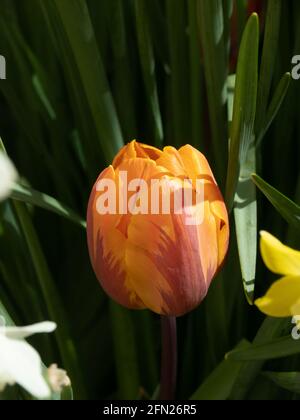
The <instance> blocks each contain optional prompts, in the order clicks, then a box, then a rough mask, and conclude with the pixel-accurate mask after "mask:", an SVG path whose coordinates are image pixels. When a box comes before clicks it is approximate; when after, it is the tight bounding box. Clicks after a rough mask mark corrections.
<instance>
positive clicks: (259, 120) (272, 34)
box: [255, 0, 281, 137]
mask: <svg viewBox="0 0 300 420" xmlns="http://www.w3.org/2000/svg"><path fill="white" fill-rule="evenodd" d="M280 17H281V0H272V1H269V2H268V5H267V15H266V23H265V37H264V45H263V51H262V58H261V65H260V76H259V85H258V94H257V114H256V122H255V127H256V129H255V132H256V136H257V137H260V133H261V130H262V129H263V127H265V126H266V123H265V119H266V112H267V107H268V101H269V95H270V89H271V84H272V76H273V69H274V67H275V61H276V54H274V51H276V49H277V45H278V38H279V30H280Z"/></svg>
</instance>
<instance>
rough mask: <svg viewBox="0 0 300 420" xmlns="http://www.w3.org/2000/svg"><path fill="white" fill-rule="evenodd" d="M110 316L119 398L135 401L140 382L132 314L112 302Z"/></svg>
mask: <svg viewBox="0 0 300 420" xmlns="http://www.w3.org/2000/svg"><path fill="white" fill-rule="evenodd" d="M110 316H111V323H112V330H113V339H114V351H115V363H116V371H117V379H118V387H119V395H118V397H119V398H120V399H124V400H133V399H136V398H137V396H138V392H139V386H140V381H139V371H138V361H137V349H136V342H135V336H134V328H133V324H132V320H131V313H130V311H128V310H127V309H125V308H123V307H121V306H119V305H117V304H116V303H114V302H112V301H111V302H110Z"/></svg>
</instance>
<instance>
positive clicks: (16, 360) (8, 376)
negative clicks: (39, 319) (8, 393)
mask: <svg viewBox="0 0 300 420" xmlns="http://www.w3.org/2000/svg"><path fill="white" fill-rule="evenodd" d="M6 383H8V384H12V383H18V384H19V385H21V386H22V387H23V388H24V389H26V390H27V391H28V392H29V393H30V394H32V395H33V396H35V397H36V398H39V399H43V398H47V397H49V396H50V389H49V386H48V384H47V382H46V381H45V379H44V377H43V374H42V365H41V359H40V356H39V354H38V353H37V352H36V351H35V350H34V349H33V348H32V347H31V346H30V345H29V344H28V343H27V342H26V341H23V340H14V339H11V338H7V337H6V336H4V335H0V387H3V386H4V385H5V384H6Z"/></svg>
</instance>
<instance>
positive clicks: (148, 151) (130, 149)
mask: <svg viewBox="0 0 300 420" xmlns="http://www.w3.org/2000/svg"><path fill="white" fill-rule="evenodd" d="M161 154H162V151H161V150H159V149H157V148H156V147H153V146H148V145H146V144H143V143H138V142H137V141H136V140H133V141H132V142H130V143H128V144H126V146H124V147H122V149H121V150H120V151H119V153H118V154H117V156H116V157H115V158H114V160H113V163H112V166H113V167H114V168H115V169H116V168H117V167H118V166H119V165H120V164H121V163H122V162H124V161H126V160H128V159H135V158H144V159H152V160H154V161H156V160H157V159H158V158H159V157H160V156H161Z"/></svg>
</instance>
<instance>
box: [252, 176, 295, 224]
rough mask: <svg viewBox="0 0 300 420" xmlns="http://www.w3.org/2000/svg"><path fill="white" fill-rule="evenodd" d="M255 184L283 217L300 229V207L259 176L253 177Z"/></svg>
mask: <svg viewBox="0 0 300 420" xmlns="http://www.w3.org/2000/svg"><path fill="white" fill-rule="evenodd" d="M252 179H253V182H254V183H255V184H256V186H257V187H258V188H259V189H260V190H261V192H262V193H263V194H264V195H265V196H266V197H267V199H268V200H269V201H270V202H271V204H272V205H273V206H274V207H275V209H276V210H277V211H278V212H279V213H280V214H281V216H282V217H283V218H284V219H285V220H286V221H287V222H288V223H289V224H290V225H292V226H293V227H295V228H296V229H300V207H299V206H298V205H297V204H296V203H294V202H293V201H292V200H290V199H289V198H287V197H285V196H284V195H283V194H281V193H280V192H279V191H277V190H276V189H275V188H274V187H272V186H271V185H270V184H268V183H267V182H266V181H264V180H263V179H262V178H260V177H259V176H258V175H256V174H253V175H252Z"/></svg>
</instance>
